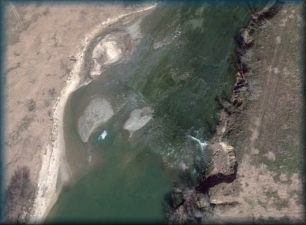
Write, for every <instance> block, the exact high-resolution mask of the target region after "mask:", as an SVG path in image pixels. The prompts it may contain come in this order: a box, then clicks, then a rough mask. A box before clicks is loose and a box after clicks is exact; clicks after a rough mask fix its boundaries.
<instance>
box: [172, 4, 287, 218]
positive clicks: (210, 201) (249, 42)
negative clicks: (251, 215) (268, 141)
mask: <svg viewBox="0 0 306 225" xmlns="http://www.w3.org/2000/svg"><path fill="white" fill-rule="evenodd" d="M282 5H283V2H280V1H273V2H270V3H269V4H268V5H267V6H266V7H265V8H264V9H263V10H261V11H259V12H257V13H255V14H254V15H252V17H251V20H250V22H249V24H248V26H247V27H246V28H244V29H241V30H240V32H239V34H238V35H237V36H236V37H235V40H236V44H237V47H236V56H237V58H236V60H237V61H236V68H237V73H236V83H235V86H234V91H233V93H232V97H231V101H230V102H224V103H223V104H222V106H223V109H222V110H221V112H220V121H219V124H218V125H217V127H216V132H215V135H214V137H213V138H212V140H211V144H209V146H208V148H210V149H211V150H212V154H213V155H212V162H211V163H210V164H209V165H207V166H206V169H205V170H204V174H203V177H202V179H200V181H199V183H198V184H196V185H195V186H196V187H194V188H192V187H189V188H188V189H185V190H183V191H182V193H184V192H188V191H189V193H191V194H189V195H188V196H186V195H185V194H183V195H182V196H183V199H181V201H180V204H178V205H177V207H175V208H172V212H170V213H169V216H168V218H169V220H168V221H169V223H176V224H177V223H185V224H188V223H203V222H207V221H209V219H210V218H211V217H210V216H211V215H212V213H213V210H214V207H216V206H233V205H237V204H239V202H238V201H236V200H235V198H234V197H233V196H228V197H227V198H225V197H224V195H218V194H216V192H218V193H219V191H220V188H221V189H222V188H224V187H220V186H222V185H229V183H231V185H232V184H233V183H232V182H233V181H235V178H236V172H237V166H238V163H237V159H236V154H235V150H234V148H233V147H232V146H230V145H228V144H227V143H225V142H224V141H223V136H224V133H225V132H226V130H227V123H228V122H229V120H230V119H231V115H232V114H233V113H234V112H235V109H237V108H239V107H241V105H243V103H244V97H243V94H244V93H245V92H247V91H248V83H247V81H246V78H245V75H246V73H247V72H248V68H247V65H246V64H245V63H244V60H243V56H244V55H245V53H246V52H247V50H248V49H249V48H251V47H252V46H253V42H254V38H253V33H254V31H255V29H256V28H257V27H259V26H260V25H262V24H263V23H264V22H265V21H266V19H269V18H271V17H273V16H274V15H275V14H276V13H277V12H278V11H279V10H280V8H281V7H282ZM233 188H235V187H233ZM210 190H212V191H210Z"/></svg>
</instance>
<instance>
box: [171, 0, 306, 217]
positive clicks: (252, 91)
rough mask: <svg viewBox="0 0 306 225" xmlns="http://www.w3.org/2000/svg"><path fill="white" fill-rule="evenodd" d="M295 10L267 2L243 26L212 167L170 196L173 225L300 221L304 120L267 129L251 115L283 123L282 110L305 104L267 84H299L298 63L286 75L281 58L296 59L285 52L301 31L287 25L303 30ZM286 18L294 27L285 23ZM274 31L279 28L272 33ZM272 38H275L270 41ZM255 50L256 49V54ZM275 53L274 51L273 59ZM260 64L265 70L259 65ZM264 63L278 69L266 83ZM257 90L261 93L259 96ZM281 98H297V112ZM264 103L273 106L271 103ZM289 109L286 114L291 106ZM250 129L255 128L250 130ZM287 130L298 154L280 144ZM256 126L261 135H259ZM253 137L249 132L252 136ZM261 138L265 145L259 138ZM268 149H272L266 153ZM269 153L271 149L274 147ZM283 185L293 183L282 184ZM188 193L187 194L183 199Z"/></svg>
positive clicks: (295, 91)
mask: <svg viewBox="0 0 306 225" xmlns="http://www.w3.org/2000/svg"><path fill="white" fill-rule="evenodd" d="M294 4H295V3H292V4H288V2H287V3H285V4H284V3H282V2H279V1H270V2H269V4H268V5H267V6H266V7H264V8H263V9H262V10H260V11H259V12H257V13H255V14H253V15H252V16H251V19H250V22H249V24H248V26H247V27H245V28H243V29H241V30H240V32H239V34H238V35H237V36H236V37H235V40H236V43H237V47H236V55H237V59H236V63H237V64H236V68H237V71H238V72H237V74H236V83H235V88H234V91H233V94H232V98H231V101H229V102H226V101H225V102H223V103H222V108H223V109H222V110H221V112H220V121H219V124H218V126H217V127H216V132H215V135H214V137H213V138H212V140H211V141H210V145H209V146H208V147H209V148H211V149H212V152H213V157H212V162H211V163H210V164H209V165H208V166H207V167H205V168H204V172H203V178H200V181H199V183H197V184H195V187H194V188H192V187H189V189H187V190H185V189H184V188H183V189H182V187H178V189H176V190H175V191H174V194H173V195H172V207H173V208H172V209H171V210H170V211H169V222H170V223H177V222H179V223H183V222H184V221H185V222H186V221H187V222H188V221H189V222H194V223H201V222H200V221H206V222H207V221H211V222H218V223H222V222H228V221H232V222H254V221H258V222H259V221H261V222H265V221H275V222H276V221H287V222H289V221H290V222H296V221H302V220H303V213H302V212H303V209H304V206H303V205H302V204H301V202H300V198H301V193H302V186H301V182H302V180H303V179H301V178H302V177H301V176H302V174H301V171H303V170H302V168H303V167H302V166H301V162H300V161H298V159H297V158H296V159H293V157H292V156H293V155H296V154H300V155H301V151H300V150H299V149H301V148H302V146H301V145H300V146H299V144H298V143H299V142H298V140H299V134H300V132H301V130H300V129H299V127H298V126H297V125H298V123H299V122H298V121H300V120H301V117H302V116H301V115H300V114H299V110H294V113H293V115H292V116H293V118H291V119H290V122H288V123H287V122H284V120H281V122H277V121H274V122H273V125H272V124H271V122H272V121H271V119H270V120H266V119H265V122H261V121H262V118H260V119H259V118H258V114H257V113H258V112H257V113H256V111H255V112H254V109H258V105H260V106H261V116H262V114H263V113H267V112H269V114H271V113H272V114H273V115H274V116H273V117H274V118H277V115H279V118H282V117H284V114H282V113H280V112H282V111H281V110H280V107H281V106H282V107H283V108H284V110H285V111H287V110H288V111H291V112H292V108H294V109H298V108H299V107H298V104H300V103H301V102H302V98H301V96H300V93H299V89H296V88H295V87H294V86H293V87H292V86H291V87H290V90H288V89H287V90H288V91H286V92H285V93H286V94H285V93H284V92H283V90H284V89H282V88H278V89H275V87H276V86H275V85H276V84H275V83H271V79H274V81H275V82H277V81H276V79H284V77H285V76H288V75H286V73H287V74H289V73H290V74H292V76H295V78H294V79H295V80H297V79H298V77H299V71H300V69H298V68H301V64H295V65H294V67H293V68H295V69H294V70H293V69H291V70H290V71H291V72H288V71H289V69H288V67H290V66H291V67H292V64H291V63H290V64H288V63H289V62H288V61H282V60H284V58H283V57H279V55H278V54H288V55H289V54H291V56H292V54H294V53H293V52H292V50H289V49H290V48H291V49H292V46H295V48H296V49H298V48H299V46H301V36H300V35H301V34H299V32H298V31H299V28H297V29H293V28H292V26H294V25H293V24H294V23H295V22H294V21H292V20H293V18H297V20H298V21H299V22H300V23H297V24H298V27H301V26H303V25H302V24H303V22H302V20H301V18H302V17H301V15H300V14H299V13H301V11H299V10H301V8H302V7H301V5H299V4H297V5H294ZM296 11H298V12H296ZM288 12H289V15H288ZM295 12H296V13H295ZM290 13H291V14H290ZM294 13H295V14H294ZM288 18H289V19H291V21H292V22H291V23H290V22H288V24H286V22H287V20H288ZM270 21H271V22H270ZM272 24H273V25H272ZM304 24H305V23H304ZM277 25H278V26H280V28H274V26H277ZM285 27H287V28H289V27H290V29H291V30H294V32H293V34H292V35H293V40H294V41H290V43H289V44H286V43H284V44H281V43H283V42H282V41H281V40H283V39H284V38H285V37H286V35H287V34H286V31H285V30H284V29H285ZM300 29H301V28H300ZM271 33H272V35H271ZM294 35H296V36H294ZM269 36H272V37H273V36H274V38H275V40H273V39H272V37H271V38H269ZM291 43H292V44H291ZM258 44H260V48H259V47H258ZM275 44H276V47H275V48H274V49H273V47H272V46H273V45H275ZM285 44H286V45H285ZM270 45H272V46H270ZM278 48H281V50H278ZM275 49H276V50H278V52H277V53H278V54H277V53H276V50H275ZM273 51H274V52H273ZM271 54H273V57H272V58H270V55H271ZM294 57H295V59H298V58H299V57H301V56H300V55H299V54H294ZM271 60H272V62H271ZM262 63H264V65H260V64H262ZM269 63H271V64H270V65H273V66H275V67H274V68H273V69H272V67H268V69H267V70H268V71H269V76H265V74H266V72H265V69H264V68H267V65H269ZM279 63H284V64H283V66H284V68H285V71H284V72H281V71H280V70H279V69H278V68H279V66H280V64H279ZM269 68H270V69H269ZM271 70H272V73H274V76H278V77H279V78H274V77H273V75H272V74H271V75H270V73H271ZM282 73H283V75H282ZM272 77H273V78H272ZM282 82H285V83H282ZM277 83H278V85H281V86H282V85H285V86H287V88H288V86H290V84H288V83H287V81H284V80H279V81H278V82H277ZM271 85H272V86H271ZM291 85H292V84H291ZM270 88H274V93H271V92H270V93H269V91H270ZM283 88H284V87H283ZM262 90H265V91H264V93H262ZM284 94H285V95H286V96H296V98H295V99H296V100H295V101H294V105H295V106H294V105H292V104H293V102H292V98H290V99H291V101H290V102H289V101H288V100H289V99H288V100H285V99H284V98H282V101H281V102H278V104H275V102H277V100H276V99H275V97H276V96H278V95H280V96H284ZM267 96H268V97H267ZM262 98H263V99H262ZM267 98H269V99H270V101H271V102H268V101H267ZM272 104H273V105H274V106H273V107H275V106H276V105H277V108H271V105H272ZM289 105H290V107H288V106H289ZM264 107H267V108H268V110H269V111H266V110H265V108H264ZM291 107H292V108H291ZM278 110H279V111H278ZM266 118H267V117H266ZM249 121H251V124H250V123H249ZM278 121H279V120H278ZM252 123H254V125H255V126H257V128H255V129H254V128H252V127H251V125H252ZM284 123H285V124H286V125H285V127H286V128H285V129H288V128H289V127H290V129H291V132H292V133H290V134H288V133H286V135H285V137H286V140H287V142H288V143H292V139H294V140H295V144H293V145H296V147H294V148H293V149H292V148H291V149H284V145H283V144H282V143H283V142H282V139H283V138H284ZM267 125H268V127H267ZM260 126H262V127H265V128H264V129H263V130H262V128H261V129H260ZM273 126H282V128H281V127H279V130H283V131H282V132H275V129H273ZM253 129H254V130H253ZM250 131H251V133H249V132H250ZM261 132H264V133H265V135H267V136H269V137H270V138H268V139H267V138H266V137H265V136H261ZM271 133H272V137H271ZM290 138H291V141H290ZM257 139H259V140H258V141H262V142H263V143H264V144H261V145H259V144H258V143H260V142H257ZM249 141H250V142H249ZM271 142H272V143H271ZM265 145H266V146H265ZM273 145H274V146H273ZM267 146H270V148H268V149H267ZM271 146H273V147H272V148H271ZM280 148H283V150H282V153H281V152H279V151H280ZM266 149H267V150H266ZM281 154H285V155H289V156H291V157H290V158H287V157H286V159H284V158H285V157H284V156H282V155H281ZM277 157H279V158H282V159H283V160H284V161H283V163H281V162H280V161H279V159H278V160H277ZM277 161H278V162H277ZM285 161H286V163H289V164H291V163H294V162H297V164H296V166H288V165H286V163H285ZM189 179H190V178H189ZM288 181H290V183H287V182H288ZM291 182H292V183H291ZM293 184H294V185H293ZM188 190H189V194H187V191H188ZM192 190H193V191H192ZM286 190H287V191H286ZM292 191H294V192H296V193H297V194H296V195H295V194H294V199H295V202H294V201H292V199H290V200H289V199H288V196H289V195H290V196H293V195H292V194H291V192H292Z"/></svg>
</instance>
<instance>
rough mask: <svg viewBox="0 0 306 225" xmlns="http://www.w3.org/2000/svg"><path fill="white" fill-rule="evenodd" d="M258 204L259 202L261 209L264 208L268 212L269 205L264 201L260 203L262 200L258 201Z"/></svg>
mask: <svg viewBox="0 0 306 225" xmlns="http://www.w3.org/2000/svg"><path fill="white" fill-rule="evenodd" d="M257 202H258V204H259V205H260V206H261V207H263V208H264V209H265V210H267V203H265V202H262V201H260V200H257Z"/></svg>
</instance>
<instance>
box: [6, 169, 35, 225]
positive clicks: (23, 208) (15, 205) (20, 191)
mask: <svg viewBox="0 0 306 225" xmlns="http://www.w3.org/2000/svg"><path fill="white" fill-rule="evenodd" d="M35 191H36V188H35V186H34V185H33V183H32V182H31V180H30V170H29V168H28V167H26V166H23V167H17V169H16V170H15V173H14V175H13V176H12V177H11V181H10V184H9V186H8V189H7V217H6V222H7V223H18V224H20V223H22V224H26V223H27V222H28V219H29V213H30V211H31V209H32V206H33V203H34V198H35Z"/></svg>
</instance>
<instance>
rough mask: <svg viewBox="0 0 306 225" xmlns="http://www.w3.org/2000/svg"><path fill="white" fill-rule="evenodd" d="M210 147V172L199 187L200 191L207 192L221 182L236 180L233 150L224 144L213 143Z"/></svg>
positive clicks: (235, 163) (235, 162)
mask: <svg viewBox="0 0 306 225" xmlns="http://www.w3.org/2000/svg"><path fill="white" fill-rule="evenodd" d="M210 147H211V148H212V150H213V156H212V163H211V164H210V172H209V173H208V174H207V175H206V179H205V180H204V181H203V182H202V183H201V185H200V188H199V189H200V190H201V191H207V190H208V189H209V188H211V187H213V186H215V185H217V184H219V183H221V182H226V183H229V182H232V181H233V180H234V179H235V178H236V171H237V160H236V155H235V150H234V148H233V147H232V146H230V145H228V144H226V143H224V142H217V143H214V144H212V145H211V146H210Z"/></svg>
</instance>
